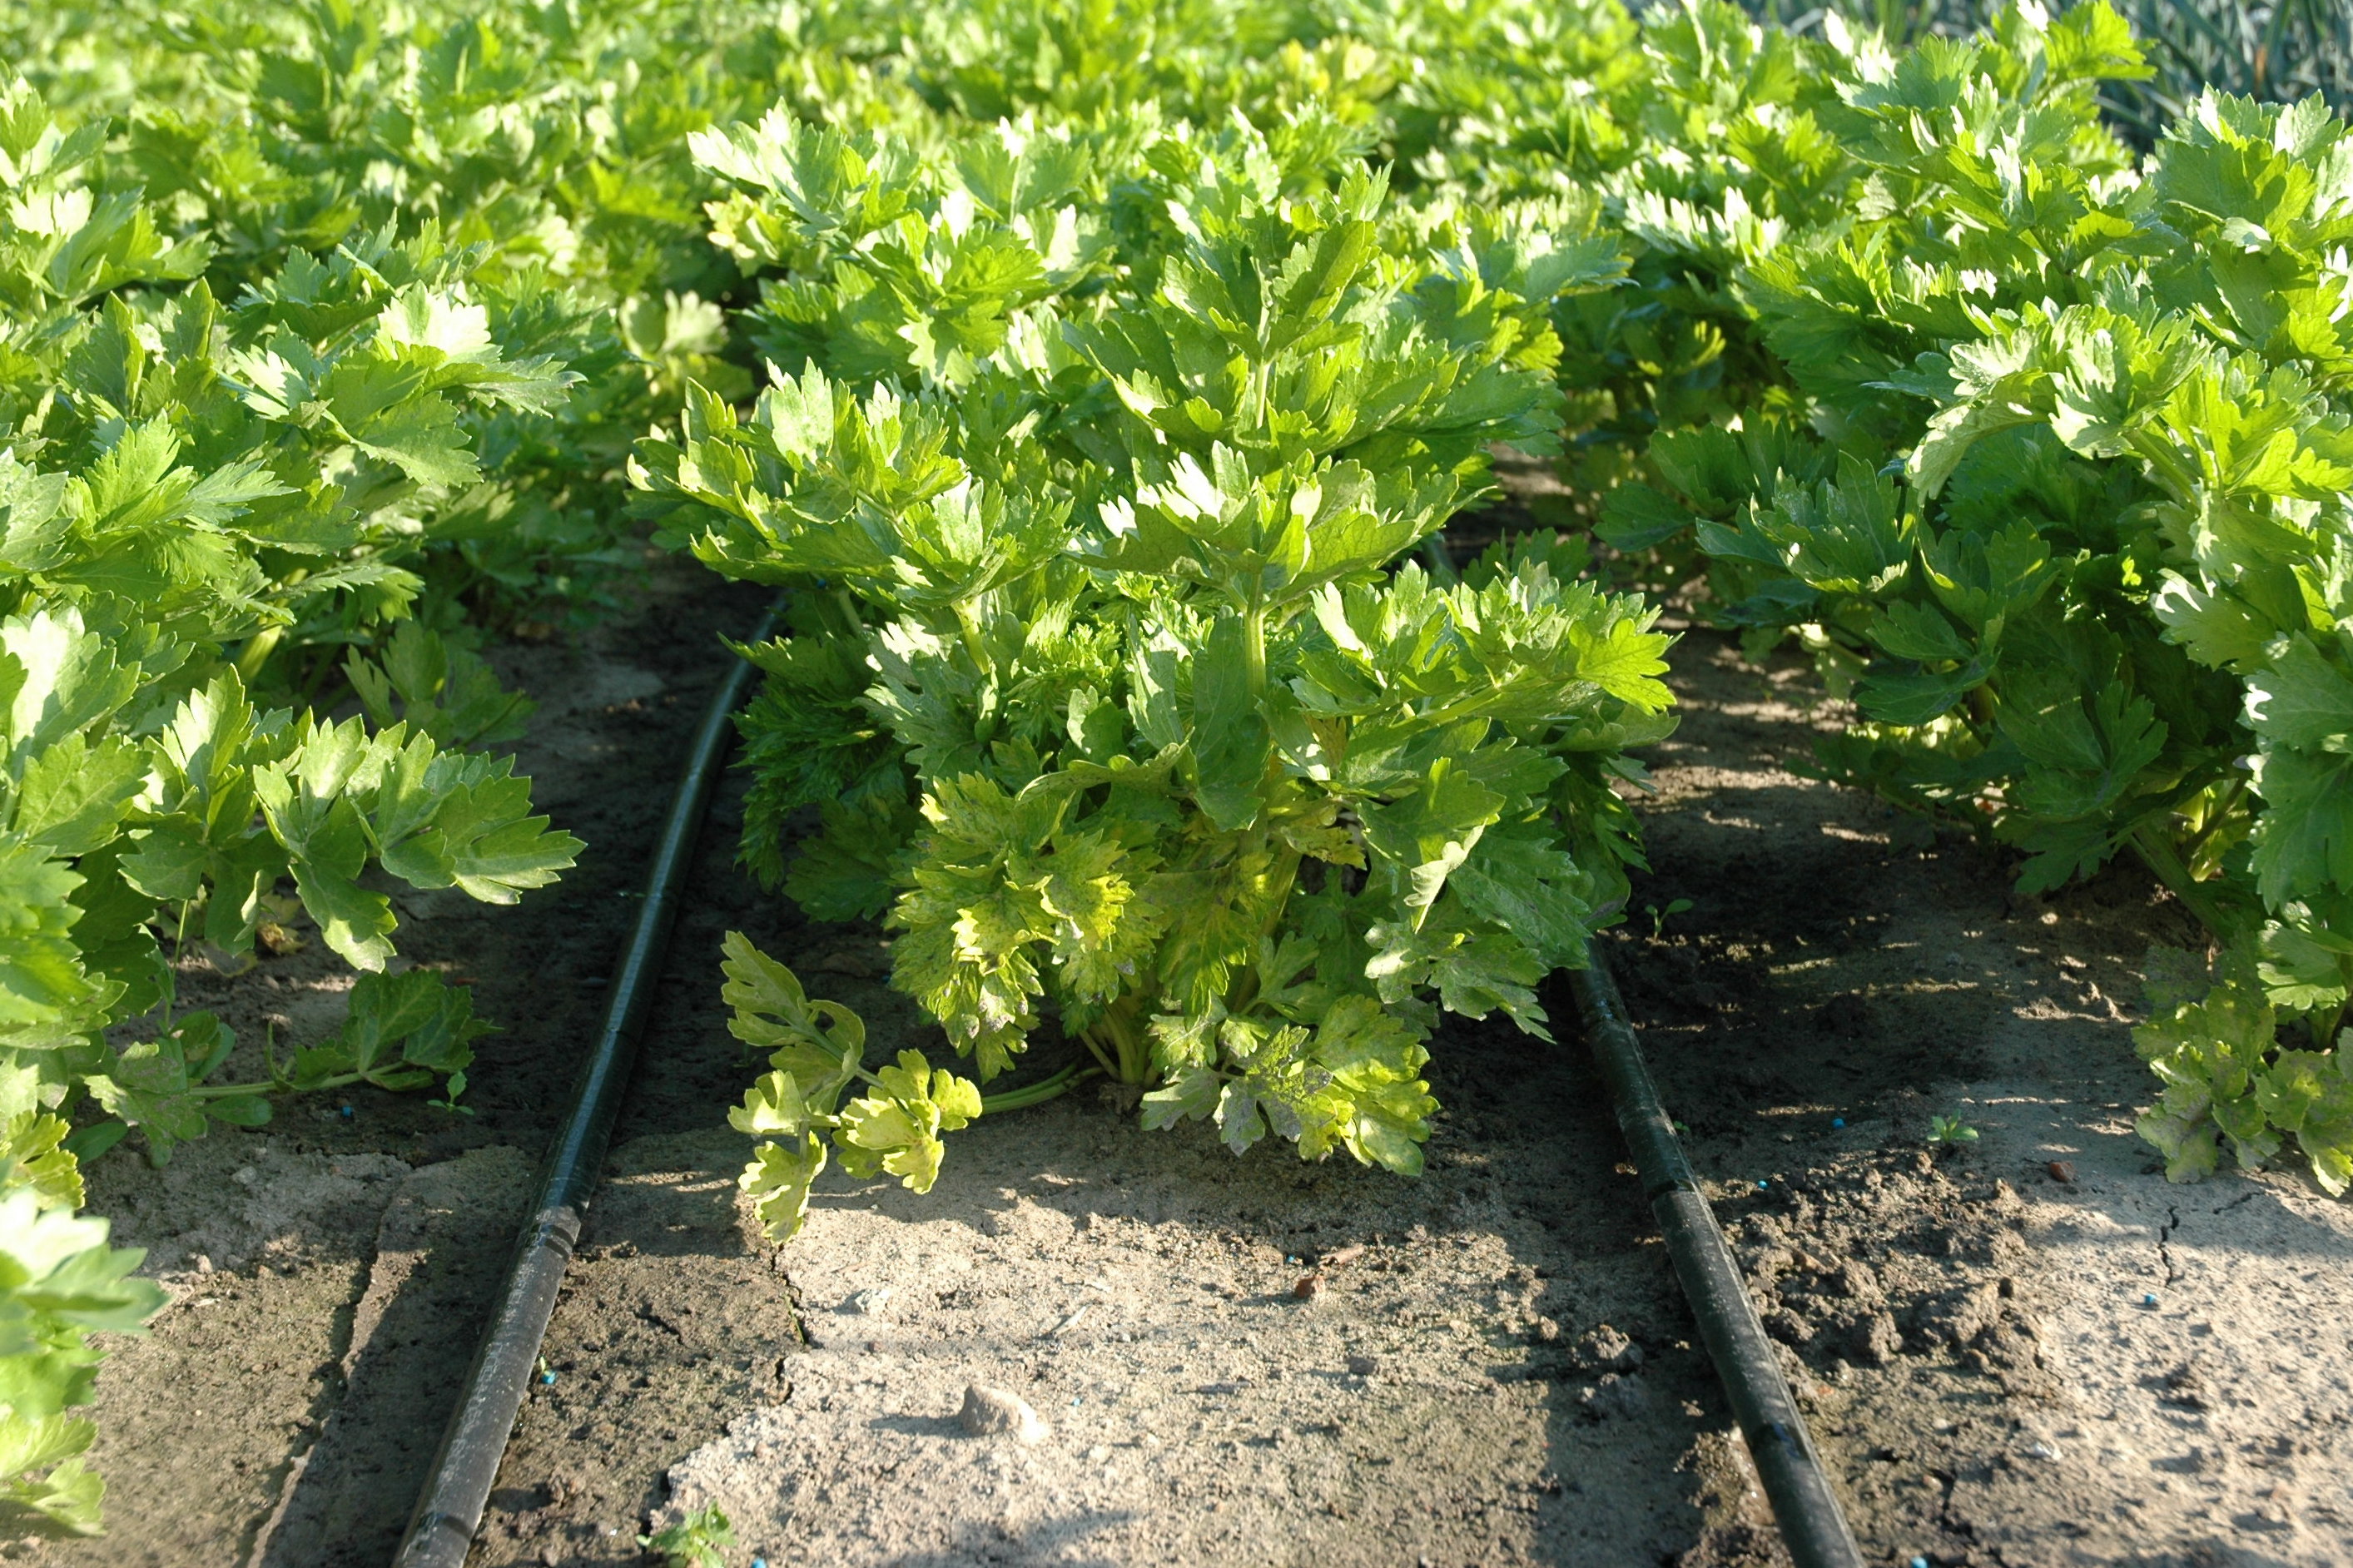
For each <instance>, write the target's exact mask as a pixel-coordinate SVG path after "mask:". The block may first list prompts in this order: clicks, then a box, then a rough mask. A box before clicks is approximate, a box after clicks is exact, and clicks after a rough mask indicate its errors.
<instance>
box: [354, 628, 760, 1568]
mask: <svg viewBox="0 0 2353 1568" xmlns="http://www.w3.org/2000/svg"><path fill="white" fill-rule="evenodd" d="M775 625H776V612H775V611H773V610H771V611H770V612H769V613H768V615H767V616H766V617H765V618H764V619H763V620H762V621H761V623H760V626H759V628H758V629H757V630H756V631H754V633H753V634H752V641H753V642H754V643H761V642H765V641H766V640H767V639H768V637H769V633H770V631H771V629H772V628H773V627H774V626H775ZM751 678H752V667H751V666H750V665H748V664H745V663H744V661H742V660H741V659H738V660H736V661H735V662H734V664H733V667H732V668H730V669H729V670H728V672H727V679H725V680H724V681H723V682H722V683H721V684H720V688H719V692H718V695H717V696H715V697H713V698H712V700H711V708H710V710H709V711H708V712H706V713H704V715H703V717H702V728H701V729H700V730H698V731H696V732H695V737H694V745H693V748H692V750H691V751H690V752H688V753H687V759H686V773H685V775H684V776H683V777H682V778H681V779H680V780H679V785H678V794H677V795H676V796H675V797H674V798H673V799H672V800H671V802H670V819H669V821H667V822H665V823H664V824H663V825H662V835H661V842H660V843H659V845H657V846H656V847H655V849H654V857H653V868H652V871H651V872H650V874H649V876H648V877H647V879H646V892H645V906H644V908H643V909H641V910H639V911H638V923H637V929H636V930H635V931H632V932H631V933H630V935H629V945H628V950H627V951H626V952H623V954H622V955H621V963H620V967H619V968H618V969H617V970H616V971H615V972H614V975H613V994H612V1000H611V1001H610V1002H609V1003H608V1004H607V1005H606V1008H605V1023H604V1027H603V1028H602V1029H601V1030H600V1031H598V1033H597V1036H596V1048H595V1049H594V1050H592V1051H590V1052H589V1054H588V1061H587V1065H586V1067H585V1068H582V1069H581V1073H580V1080H579V1082H578V1084H577V1085H576V1086H575V1088H574V1089H573V1091H572V1104H571V1107H570V1109H569V1110H567V1111H566V1112H565V1119H564V1126H563V1130H562V1131H559V1132H558V1133H557V1134H556V1138H555V1142H554V1144H553V1145H552V1146H551V1147H550V1148H549V1150H548V1153H547V1160H546V1163H545V1164H544V1165H543V1166H542V1167H541V1172H540V1181H539V1188H538V1195H537V1198H536V1199H535V1201H534V1202H533V1205H532V1211H531V1216H530V1218H528V1219H527V1220H525V1221H524V1223H523V1228H522V1236H521V1237H519V1238H518V1240H517V1242H516V1246H515V1256H514V1262H513V1264H512V1266H511V1267H510V1268H509V1269H508V1271H507V1279H506V1288H505V1289H504V1290H503V1291H501V1294H500V1297H499V1306H498V1315H497V1316H496V1317H495V1318H493V1319H492V1320H491V1328H490V1331H489V1332H488V1333H486V1334H484V1335H483V1336H482V1344H481V1348H480V1350H478V1351H477V1352H474V1364H473V1366H472V1367H471V1368H470V1370H469V1371H468V1372H467V1373H466V1384H465V1391H464V1394H463V1396H462V1397H461V1398H460V1400H459V1405H458V1409H457V1413H456V1414H455V1415H452V1416H451V1417H450V1418H449V1429H448V1432H447V1433H445V1434H444V1435H443V1436H442V1438H441V1448H440V1451H439V1452H438V1454H436V1455H435V1456H434V1458H433V1468H432V1471H431V1473H430V1475H429V1476H428V1478H427V1481H426V1484H425V1490H424V1492H423V1494H422V1495H420V1496H419V1497H418V1498H417V1511H416V1512H415V1513H413V1514H411V1515H410V1516H409V1521H408V1531H407V1533H406V1534H405V1535H403V1536H402V1537H401V1541H400V1550H399V1552H397V1553H396V1555H395V1556H394V1558H393V1564H394V1568H462V1565H463V1563H465V1561H466V1553H467V1552H468V1551H469V1550H470V1548H471V1547H472V1545H473V1542H474V1531H476V1530H477V1529H478V1528H479V1527H480V1524H481V1522H482V1510H483V1508H484V1506H485V1505H486V1504H487V1503H488V1502H489V1501H490V1496H491V1483H492V1482H493V1481H495V1480H496V1479H498V1473H499V1461H500V1460H501V1458H503V1457H504V1456H505V1453H506V1447H507V1439H508V1437H509V1436H512V1433H513V1431H514V1422H515V1412H516V1411H517V1410H519V1409H521V1408H522V1398H523V1394H524V1393H525V1392H526V1391H527V1390H528V1388H529V1386H530V1383H531V1376H532V1371H533V1366H534V1365H535V1364H536V1363H537V1362H538V1360H539V1346H540V1342H541V1341H542V1340H543V1339H544V1338H545V1337H546V1334H547V1321H548V1319H549V1318H550V1317H551V1316H553V1315H554V1311H555V1294H556V1290H557V1289H558V1288H559V1287H560V1286H561V1285H562V1284H563V1283H564V1270H565V1267H566V1266H567V1265H568V1264H569V1263H570V1262H571V1261H572V1249H573V1247H574V1246H575V1244H576V1243H577V1242H578V1241H579V1239H580V1226H581V1221H582V1219H583V1218H584V1217H585V1216H586V1213H587V1209H588V1200H589V1198H590V1197H591V1196H592V1195H593V1194H595V1192H596V1184H597V1180H598V1177H599V1175H600V1174H601V1173H602V1171H603V1169H604V1164H605V1148H606V1145H607V1143H608V1142H610V1141H611V1139H612V1135H613V1121H614V1118H615V1117H616V1116H617V1115H618V1114H619V1111H620V1108H621V1091H622V1090H623V1089H626V1088H627V1087H628V1081H629V1069H630V1068H631V1067H633V1066H634V1065H635V1063H636V1061H637V1055H638V1036H639V1035H640V1034H641V1033H643V1031H644V1029H645V1023H646V1014H647V1012H648V1010H649V1008H650V1007H651V1005H652V1004H653V994H654V989H655V984H656V982H658V981H659V978H660V974H661V965H662V958H663V955H664V954H665V953H666V952H668V951H669V948H670V928H671V927H672V926H674V925H676V924H677V923H678V892H679V887H680V884H681V883H682V882H684V881H685V879H686V870H687V866H688V864H689V863H690V862H691V860H692V859H693V858H694V846H695V840H696V839H697V838H698V837H701V835H702V818H703V814H704V812H705V811H706V810H707V809H708V808H709V806H710V805H711V792H712V787H713V785H714V784H716V783H717V782H718V777H719V770H720V764H721V763H722V762H723V760H724V759H725V757H726V754H727V742H728V736H729V731H730V730H731V729H732V727H733V726H732V724H731V720H732V719H733V715H734V711H735V709H736V706H737V705H738V704H739V703H741V702H742V701H743V700H744V688H745V687H746V686H747V685H748V684H750V681H751Z"/></svg>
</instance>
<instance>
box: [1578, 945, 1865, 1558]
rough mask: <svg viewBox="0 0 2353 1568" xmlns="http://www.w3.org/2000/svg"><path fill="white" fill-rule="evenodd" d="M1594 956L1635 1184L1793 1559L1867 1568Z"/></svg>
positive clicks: (1600, 1020)
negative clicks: (1661, 1237) (1663, 1242)
mask: <svg viewBox="0 0 2353 1568" xmlns="http://www.w3.org/2000/svg"><path fill="white" fill-rule="evenodd" d="M1586 954H1587V956H1586V966H1585V967H1584V968H1583V969H1577V970H1571V971H1570V972H1569V984H1570V986H1571V988H1572V989H1573V990H1574V991H1575V992H1576V994H1577V1017H1578V1019H1579V1020H1580V1021H1581V1022H1582V1023H1583V1025H1584V1026H1585V1038H1586V1043H1587V1045H1588V1047H1591V1049H1592V1051H1593V1058H1594V1061H1595V1063H1596V1064H1597V1065H1598V1066H1599V1068H1600V1069H1601V1077H1602V1081H1603V1082H1604V1083H1605V1084H1607V1085H1608V1087H1609V1099H1610V1102H1611V1103H1612V1104H1613V1105H1614V1106H1615V1107H1616V1109H1617V1112H1618V1128H1619V1131H1620V1132H1622V1133H1624V1134H1625V1138H1626V1146H1627V1148H1628V1149H1629V1150H1630V1152H1632V1154H1633V1156H1634V1173H1635V1175H1636V1177H1637V1178H1638V1179H1639V1180H1640V1181H1641V1184H1642V1194H1643V1195H1644V1196H1645V1197H1647V1198H1648V1199H1650V1202H1651V1214H1652V1215H1655V1216H1656V1217H1657V1219H1658V1222H1659V1229H1660V1231H1661V1232H1662V1234H1663V1235H1664V1237H1665V1238H1666V1243H1667V1254H1668V1256H1669V1257H1670V1258H1672V1259H1673V1260H1674V1265H1675V1278H1676V1279H1678V1280H1679V1281H1681V1282H1682V1285H1683V1296H1684V1298H1685V1299H1686V1300H1688V1301H1690V1303H1691V1309H1692V1314H1693V1316H1694V1317H1695V1318H1697V1319H1698V1320H1699V1331H1700V1338H1701V1340H1702V1341H1703V1342H1704V1343H1705V1344H1706V1346H1707V1353H1708V1359H1709V1360H1711V1361H1713V1362H1714V1363H1715V1374H1716V1376H1717V1377H1718V1378H1719V1379H1721V1380H1722V1382H1723V1384H1724V1392H1725V1395H1726V1396H1727V1397H1728V1398H1729V1399H1730V1400H1731V1403H1732V1414H1733V1416H1734V1418H1735V1419H1736V1420H1737V1421H1738V1422H1739V1423H1740V1433H1741V1436H1743V1437H1745V1438H1746V1440H1747V1443H1748V1455H1749V1458H1750V1459H1751V1461H1752V1462H1754V1464H1755V1465H1756V1467H1757V1479H1758V1481H1760V1482H1761V1483H1762V1484H1763V1486H1764V1489H1765V1497H1766V1500H1767V1501H1768V1502H1770V1503H1771V1504H1772V1506H1773V1517H1774V1519H1775V1521H1778V1523H1779V1525H1780V1527H1781V1537H1782V1539H1783V1540H1784V1541H1785V1542H1788V1547H1789V1556H1790V1557H1791V1558H1792V1559H1793V1560H1794V1561H1795V1563H1797V1568H1862V1553H1861V1552H1859V1551H1857V1550H1856V1548H1855V1544H1854V1534H1853V1532H1852V1531H1850V1530H1849V1529H1848V1528H1847V1522H1846V1515H1845V1514H1844V1513H1843V1512H1842V1511H1841V1510H1840V1508H1839V1501H1838V1496H1837V1494H1836V1493H1835V1492H1833V1491H1832V1490H1831V1484H1830V1478H1829V1476H1828V1474H1827V1473H1825V1471H1824V1470H1823V1468H1822V1461H1821V1456H1820V1454H1819V1453H1818V1452H1816V1451H1815V1448H1814V1439H1813V1435H1812V1434H1811V1433H1810V1432H1809V1431H1807V1430H1806V1422H1805V1417H1804V1416H1802V1415H1799V1413H1798V1402H1797V1400H1796V1399H1795V1398H1794V1397H1793V1396H1792V1395H1791V1394H1790V1393H1789V1384H1788V1379H1786V1378H1784V1377H1783V1376H1782V1375H1781V1363H1780V1361H1779V1359H1778V1357H1777V1356H1776V1354H1775V1352H1774V1349H1773V1342H1772V1341H1771V1340H1769V1339H1767V1337H1766V1335H1765V1325H1764V1324H1763V1323H1761V1322H1759V1321H1757V1306H1756V1303H1755V1302H1753V1301H1751V1300H1749V1299H1748V1289H1747V1287H1746V1284H1745V1283H1744V1282H1743V1281H1742V1279H1741V1278H1740V1269H1739V1267H1738V1265H1736V1263H1734V1261H1733V1258H1732V1248H1731V1247H1728V1246H1726V1245H1725V1239H1724V1231H1723V1230H1722V1228H1721V1227H1719V1226H1717V1225H1716V1223H1715V1210H1713V1209H1711V1208H1709V1207H1708V1205H1707V1198H1706V1196H1705V1195H1704V1194H1702V1193H1701V1191H1700V1187H1699V1181H1698V1179H1697V1178H1696V1177H1694V1175H1693V1174H1692V1168H1691V1163H1690V1162H1689V1161H1688V1160H1686V1159H1684V1158H1683V1145H1682V1144H1681V1143H1679V1142H1676V1140H1675V1130H1674V1124H1673V1123H1672V1121H1669V1120H1668V1117H1667V1112H1666V1110H1665V1108H1664V1107H1663V1106H1662V1105H1661V1104H1660V1103H1659V1090H1658V1086H1657V1085H1655V1084H1653V1083H1652V1082H1651V1069H1650V1068H1649V1067H1648V1066H1647V1065H1646V1064H1645V1063H1644V1062H1643V1060H1642V1047H1641V1042H1640V1041H1638V1040H1637V1039H1636V1038H1635V1037H1634V1026H1633V1025H1632V1024H1631V1023H1630V1022H1629V1021H1628V1019H1627V1016H1626V1005H1625V1003H1624V1002H1623V1001H1621V1000H1620V997H1619V995H1618V986H1617V984H1616V983H1615V982H1614V981H1612V980H1611V979H1610V978H1609V963H1608V961H1607V960H1606V959H1605V958H1604V957H1603V956H1602V952H1601V947H1600V944H1599V942H1592V943H1588V946H1587V950H1586ZM1757 1185H1759V1186H1763V1185H1764V1183H1762V1182H1760V1183H1758V1184H1757Z"/></svg>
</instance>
